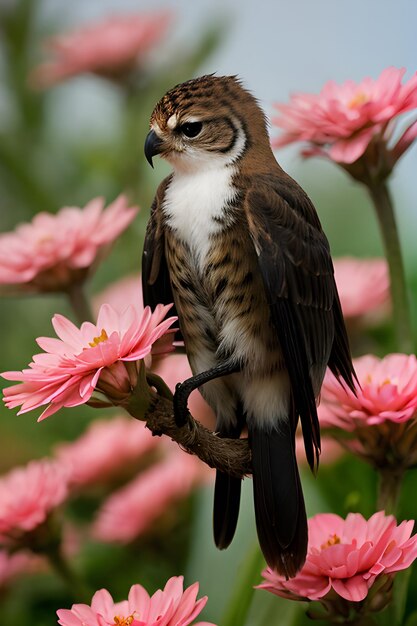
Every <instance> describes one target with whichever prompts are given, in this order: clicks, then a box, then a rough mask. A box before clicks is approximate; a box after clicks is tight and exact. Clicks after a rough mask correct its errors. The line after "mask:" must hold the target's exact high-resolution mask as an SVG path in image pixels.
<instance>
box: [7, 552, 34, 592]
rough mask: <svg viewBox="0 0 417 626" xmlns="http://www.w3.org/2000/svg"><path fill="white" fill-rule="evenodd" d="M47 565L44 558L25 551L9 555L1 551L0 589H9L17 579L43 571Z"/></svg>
mask: <svg viewBox="0 0 417 626" xmlns="http://www.w3.org/2000/svg"><path fill="white" fill-rule="evenodd" d="M44 565H45V563H44V561H43V560H42V557H40V556H38V555H34V554H31V553H30V552H26V551H24V550H20V551H18V552H14V553H13V554H9V552H7V551H6V550H0V589H3V588H4V587H7V586H8V585H9V584H10V583H12V582H13V581H14V580H15V578H17V577H19V576H22V575H23V574H33V573H35V572H39V571H42V569H43V567H44Z"/></svg>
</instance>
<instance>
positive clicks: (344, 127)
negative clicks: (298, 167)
mask: <svg viewBox="0 0 417 626" xmlns="http://www.w3.org/2000/svg"><path fill="white" fill-rule="evenodd" d="M404 73H405V69H397V68H395V67H388V68H386V69H385V70H384V71H383V72H382V73H381V75H380V76H379V78H377V79H376V80H373V79H371V78H365V79H364V80H362V82H360V83H355V82H354V81H352V80H347V81H346V82H344V83H343V84H342V85H337V84H336V83H335V82H333V81H329V82H328V83H326V84H325V85H324V87H323V89H322V91H321V92H320V93H319V94H318V95H314V94H304V93H297V94H294V95H293V96H292V97H291V100H290V103H289V104H286V105H284V104H280V105H277V107H276V108H277V109H278V110H279V111H280V113H281V115H280V116H279V117H276V118H275V119H273V123H274V124H275V125H276V126H278V127H279V128H282V129H283V130H284V133H283V134H282V135H281V136H280V137H279V138H278V139H276V140H275V141H274V145H275V146H276V147H279V146H284V145H287V144H290V143H294V142H299V141H302V142H304V143H305V144H306V145H307V149H306V150H305V152H304V155H305V156H314V155H321V156H327V157H329V158H330V159H332V160H333V161H336V162H338V163H342V164H343V163H345V164H350V163H354V162H355V161H357V160H358V159H359V158H360V157H361V156H362V155H363V154H364V153H365V151H366V150H367V148H368V146H369V144H370V143H371V142H372V141H373V140H376V141H382V142H383V143H386V142H387V141H389V139H390V138H391V137H392V135H393V130H394V127H393V124H392V120H394V118H396V117H397V116H398V115H400V114H402V113H404V112H406V111H411V110H412V109H415V108H416V107H417V73H416V74H414V75H413V76H412V77H411V78H410V79H409V80H408V81H407V82H405V83H404V84H402V79H403V76H404ZM416 136H417V123H413V124H412V125H411V126H410V127H409V128H408V129H407V130H406V132H405V133H404V134H403V135H402V137H401V138H400V139H399V140H398V143H397V145H396V147H394V148H393V149H392V153H391V155H392V158H393V160H394V162H395V161H396V160H397V159H398V158H399V157H400V156H401V154H403V152H404V151H405V150H406V149H407V148H408V147H409V146H410V144H411V143H412V142H413V141H414V139H415V138H416Z"/></svg>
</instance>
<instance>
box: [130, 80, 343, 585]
mask: <svg viewBox="0 0 417 626" xmlns="http://www.w3.org/2000/svg"><path fill="white" fill-rule="evenodd" d="M150 126H151V131H150V132H149V134H148V136H147V139H146V143H145V155H146V157H147V159H148V161H149V162H150V163H151V165H152V157H153V156H154V155H156V154H160V155H161V156H162V157H163V158H165V159H166V160H167V161H169V163H170V164H171V165H172V167H173V173H172V174H171V175H170V176H168V178H166V179H165V180H164V181H163V182H162V183H161V185H160V186H159V188H158V191H157V193H156V197H155V200H154V203H153V205H152V210H151V217H150V220H149V223H148V227H147V232H146V239H145V246H144V254H143V268H142V270H143V285H144V301H145V304H149V305H151V306H155V305H156V304H157V303H158V302H163V303H169V302H172V301H174V303H175V307H176V310H177V312H178V316H179V326H180V331H181V333H182V336H183V338H184V342H185V349H186V352H187V356H188V359H189V362H190V366H191V369H192V372H193V374H194V376H193V377H192V378H190V379H188V380H187V381H185V382H184V383H182V384H180V385H178V386H177V390H176V393H175V397H174V409H175V416H176V420H177V423H178V424H182V423H183V422H184V415H185V414H186V411H187V399H188V396H189V394H190V393H191V391H192V390H193V389H195V388H197V387H199V388H200V390H201V393H202V394H203V396H204V398H205V399H206V400H207V402H208V403H209V405H210V406H211V407H212V408H213V410H214V412H215V414H216V416H217V426H216V429H217V431H218V434H219V435H220V436H223V437H239V436H240V434H241V432H242V429H243V427H244V426H245V425H246V426H247V429H248V438H249V444H250V447H251V453H252V465H253V490H254V503H255V514H256V524H257V531H258V537H259V543H260V546H261V549H262V551H263V554H264V556H265V559H266V561H267V563H268V564H269V565H270V566H271V567H272V568H273V569H275V570H276V571H277V572H279V573H281V574H283V575H285V576H287V577H292V576H295V574H296V573H297V571H298V570H299V569H300V568H301V567H302V565H303V563H304V560H305V556H306V551H307V520H306V511H305V506H304V499H303V493H302V489H301V483H300V477H299V473H298V468H297V463H296V458H295V431H296V428H297V423H298V419H299V418H300V419H301V425H302V430H303V437H304V444H305V450H306V456H307V460H308V462H309V464H310V466H311V468H312V469H313V470H314V469H315V468H316V467H317V464H318V458H319V452H320V430H319V423H318V419H317V409H316V400H317V397H318V395H319V393H320V388H321V385H322V381H323V377H324V373H325V370H326V367H327V366H329V367H330V369H331V370H332V372H333V373H334V374H335V375H336V376H338V377H339V378H341V379H342V380H343V381H344V383H345V384H346V385H347V386H348V387H350V388H351V389H354V377H355V374H354V370H353V366H352V361H351V356H350V351H349V345H348V340H347V336H346V329H345V325H344V321H343V317H342V311H341V307H340V302H339V298H338V294H337V289H336V284H335V281H334V276H333V265H332V260H331V256H330V249H329V244H328V241H327V239H326V236H325V235H324V233H323V230H322V228H321V225H320V221H319V218H318V216H317V213H316V211H315V209H314V206H313V204H312V203H311V201H310V199H309V198H308V196H307V195H306V193H305V192H304V191H303V190H302V189H301V187H300V186H299V185H298V184H297V183H296V182H295V181H294V180H293V179H292V178H291V177H290V176H289V175H288V174H286V173H285V172H284V171H283V170H282V168H281V167H280V166H279V165H278V163H277V162H276V160H275V158H274V155H273V153H272V151H271V147H270V142H269V137H268V132H267V124H266V119H265V115H264V113H263V111H262V110H261V108H260V107H259V105H258V103H257V101H256V99H255V98H254V97H253V96H252V95H251V94H250V93H249V92H248V91H246V90H245V89H244V88H243V87H242V85H241V83H240V82H239V80H238V79H237V78H236V77H234V76H224V77H217V76H213V75H209V76H202V77H201V78H197V79H194V80H190V81H187V82H185V83H183V84H181V85H177V86H176V87H174V88H173V89H171V90H170V91H169V92H168V93H167V94H166V95H165V96H164V97H163V98H162V99H161V100H160V101H159V102H158V104H157V105H156V107H155V109H154V111H153V113H152V116H151V121H150ZM240 487H241V481H240V480H239V479H236V478H233V477H230V476H229V475H227V474H223V473H220V472H217V476H216V486H215V496H214V514H213V521H214V538H215V542H216V545H217V546H218V547H219V548H226V547H227V546H228V545H229V543H230V542H231V540H232V538H233V535H234V532H235V528H236V524H237V519H238V514H239V503H240Z"/></svg>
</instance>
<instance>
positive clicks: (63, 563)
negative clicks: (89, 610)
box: [46, 547, 91, 603]
mask: <svg viewBox="0 0 417 626" xmlns="http://www.w3.org/2000/svg"><path fill="white" fill-rule="evenodd" d="M46 555H47V557H48V560H49V563H50V564H51V567H52V568H53V569H54V571H55V572H56V573H57V574H58V576H59V577H60V578H61V580H62V581H63V583H64V584H65V585H66V586H67V587H68V589H69V590H70V592H71V594H72V596H73V598H74V599H75V600H76V602H77V603H82V602H86V603H89V602H90V600H91V592H90V591H89V589H88V588H87V586H86V585H85V583H84V582H83V581H82V580H81V578H80V577H79V575H78V574H77V573H76V572H75V570H74V569H73V568H72V567H71V566H70V564H69V562H68V561H67V559H65V558H64V556H63V555H62V552H61V550H60V549H59V547H57V549H56V550H49V551H48V552H47V553H46Z"/></svg>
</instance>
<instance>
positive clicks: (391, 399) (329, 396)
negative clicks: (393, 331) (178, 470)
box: [319, 354, 417, 475]
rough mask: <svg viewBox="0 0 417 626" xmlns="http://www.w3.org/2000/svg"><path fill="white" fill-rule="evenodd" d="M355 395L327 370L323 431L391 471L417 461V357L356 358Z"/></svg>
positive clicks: (320, 414)
mask: <svg viewBox="0 0 417 626" xmlns="http://www.w3.org/2000/svg"><path fill="white" fill-rule="evenodd" d="M354 366H355V370H356V373H357V376H358V381H359V384H358V386H357V389H356V395H355V394H353V393H352V392H351V391H350V390H349V389H346V388H344V387H341V386H340V384H339V383H338V382H337V381H336V379H335V378H334V376H333V375H332V374H331V373H330V372H327V374H326V377H325V380H324V383H323V387H322V395H321V404H320V406H319V418H320V424H321V426H322V429H323V432H324V433H325V434H328V435H330V436H332V437H334V438H335V439H336V440H337V441H339V442H340V443H341V445H343V446H344V447H345V448H347V449H348V450H350V451H351V452H353V453H354V454H356V455H358V456H360V457H362V458H363V459H364V460H365V461H367V462H369V463H371V464H372V465H373V466H374V467H376V468H378V469H383V468H385V469H389V471H390V472H391V474H392V475H394V473H395V475H401V473H402V472H403V471H404V470H405V469H407V468H409V467H413V466H414V465H415V464H416V463H417V419H416V418H417V358H416V357H415V356H414V355H408V354H389V355H387V356H386V357H384V358H382V359H379V358H378V357H375V356H372V355H367V356H363V357H360V358H358V359H355V361H354Z"/></svg>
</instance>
